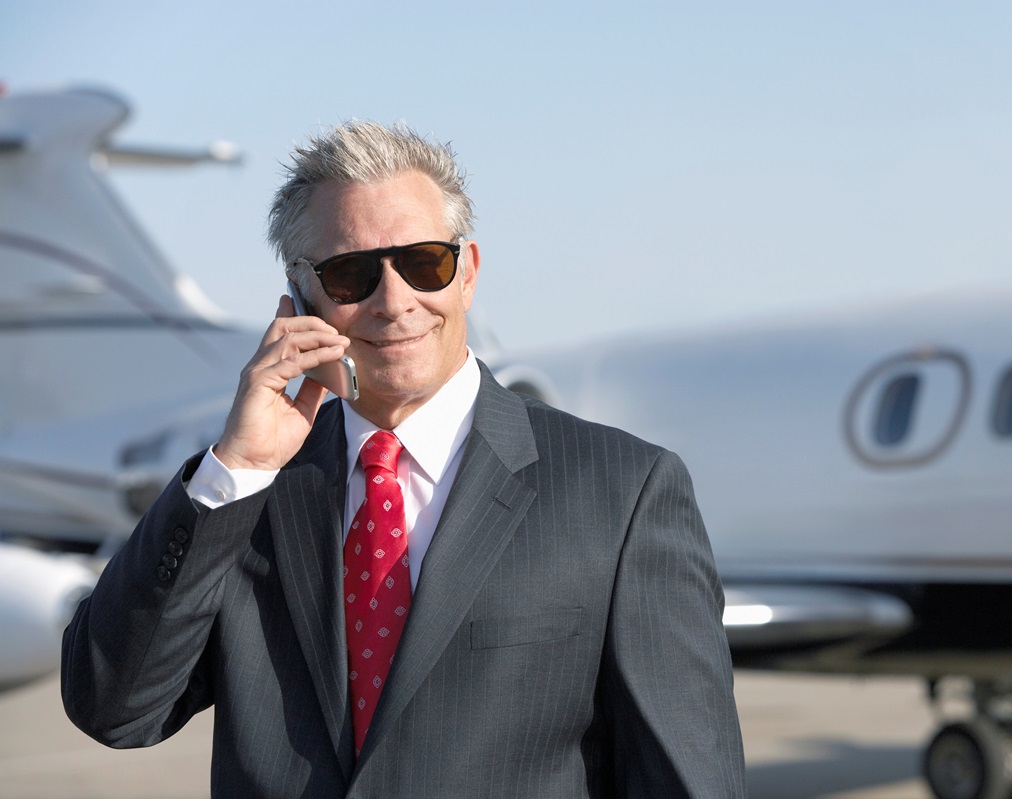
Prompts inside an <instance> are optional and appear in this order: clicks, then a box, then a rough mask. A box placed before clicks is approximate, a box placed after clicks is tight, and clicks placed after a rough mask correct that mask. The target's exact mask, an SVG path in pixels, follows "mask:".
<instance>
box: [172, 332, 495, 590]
mask: <svg viewBox="0 0 1012 799" xmlns="http://www.w3.org/2000/svg"><path fill="white" fill-rule="evenodd" d="M480 383H481V373H480V371H479V370H478V363H477V361H476V360H475V358H474V354H473V353H472V352H471V350H470V349H468V351H467V360H466V361H465V362H464V365H463V366H462V367H461V368H460V369H459V370H457V372H456V374H454V375H453V377H451V378H450V379H449V380H448V381H447V382H446V383H445V384H444V385H443V387H442V388H441V389H439V391H438V392H436V394H435V396H434V397H432V399H430V400H429V401H428V402H427V403H425V404H424V405H423V406H422V407H420V408H419V409H418V410H416V411H415V412H414V413H412V414H411V415H410V416H409V417H408V418H407V419H405V420H404V421H403V422H402V423H401V424H399V425H398V426H397V427H395V428H394V429H393V430H392V431H391V432H393V434H394V435H395V436H397V438H398V440H399V441H400V442H401V444H402V445H403V446H404V452H402V453H401V457H400V460H399V461H398V466H397V482H398V483H400V486H401V491H403V492H404V516H405V521H406V522H407V527H408V560H409V563H410V566H411V590H412V591H414V589H415V586H417V584H418V575H419V573H420V571H421V568H422V559H423V558H424V557H425V553H426V552H427V551H428V549H429V543H430V542H431V541H432V535H433V533H434V532H435V531H436V525H437V524H438V523H439V517H440V516H442V514H443V507H444V506H445V505H446V498H447V495H448V494H449V493H450V486H451V485H452V484H453V479H454V477H456V475H457V469H459V468H460V460H461V458H462V457H463V453H464V446H463V445H464V441H466V440H467V434H468V433H469V432H470V430H471V423H472V421H473V420H474V404H475V401H476V399H477V397H478V387H479V385H480ZM342 402H344V432H345V437H346V438H347V441H348V452H347V456H348V463H349V464H354V468H349V470H348V486H347V493H346V497H345V503H344V535H345V537H347V535H348V529H349V528H350V527H351V522H352V520H353V519H354V518H355V513H356V512H357V511H358V508H359V506H360V505H361V504H362V502H363V501H364V500H365V470H364V469H363V468H362V464H361V463H359V461H358V453H359V451H360V450H361V449H362V446H363V445H364V444H365V442H366V441H367V440H368V438H369V436H371V435H372V434H373V433H375V432H376V431H377V430H379V429H380V428H378V427H377V426H376V425H374V424H373V423H372V422H370V421H369V420H367V419H365V418H364V417H362V416H359V415H358V414H357V413H356V412H355V410H354V408H353V407H352V405H351V403H348V402H345V401H344V400H342ZM277 474H278V472H277V471H273V470H260V469H234V470H233V469H228V468H227V467H226V466H225V465H224V464H223V463H222V462H221V461H219V460H218V459H217V458H216V457H215V455H214V453H213V452H212V451H211V450H208V451H207V453H206V454H205V455H204V458H203V460H202V461H201V462H200V466H199V467H198V468H197V471H196V472H194V474H193V477H191V478H190V481H189V483H188V484H187V486H186V492H187V494H189V496H190V498H191V499H195V500H197V501H199V502H201V503H202V504H204V505H207V506H208V507H211V508H216V507H219V506H220V505H224V504H225V503H227V502H232V501H234V500H237V499H242V498H243V497H248V496H250V495H251V494H255V493H256V492H257V491H260V490H261V489H263V488H266V487H267V486H269V485H270V484H271V483H272V482H274V478H275V477H276V476H277Z"/></svg>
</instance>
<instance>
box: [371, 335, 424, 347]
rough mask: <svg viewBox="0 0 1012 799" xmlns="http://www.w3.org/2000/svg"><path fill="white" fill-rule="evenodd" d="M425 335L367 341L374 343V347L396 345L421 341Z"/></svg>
mask: <svg viewBox="0 0 1012 799" xmlns="http://www.w3.org/2000/svg"><path fill="white" fill-rule="evenodd" d="M423 338H424V336H415V337H414V338H402V339H397V340H396V341H368V340H367V343H369V344H372V345H373V346H374V347H396V346H398V345H402V344H413V343H414V342H416V341H421V340H422V339H423Z"/></svg>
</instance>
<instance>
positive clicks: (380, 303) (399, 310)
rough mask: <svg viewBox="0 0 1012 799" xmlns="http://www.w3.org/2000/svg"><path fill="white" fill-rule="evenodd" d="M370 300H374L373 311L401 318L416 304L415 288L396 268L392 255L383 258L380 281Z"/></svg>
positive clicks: (393, 317)
mask: <svg viewBox="0 0 1012 799" xmlns="http://www.w3.org/2000/svg"><path fill="white" fill-rule="evenodd" d="M370 300H372V302H373V313H376V314H378V315H380V316H386V317H388V318H390V319H397V318H399V317H400V316H401V315H403V314H404V313H406V312H407V311H409V310H410V309H411V308H412V307H413V306H414V304H415V302H416V297H415V290H414V289H413V288H411V286H409V285H408V284H407V282H406V281H405V280H404V278H403V277H401V275H400V273H399V272H398V271H397V270H396V269H395V268H394V261H393V258H392V257H387V258H384V259H383V261H382V269H381V271H380V282H379V285H378V286H376V291H374V292H373V295H372V297H370Z"/></svg>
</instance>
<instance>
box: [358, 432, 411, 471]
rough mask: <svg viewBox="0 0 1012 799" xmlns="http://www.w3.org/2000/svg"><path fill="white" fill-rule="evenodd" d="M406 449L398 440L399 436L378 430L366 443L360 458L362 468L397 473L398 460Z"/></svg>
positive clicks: (359, 455)
mask: <svg viewBox="0 0 1012 799" xmlns="http://www.w3.org/2000/svg"><path fill="white" fill-rule="evenodd" d="M402 449H404V447H403V446H402V445H401V442H400V441H398V440H397V436H395V435H394V434H393V433H388V432H387V431H386V430H377V431H376V432H375V433H373V434H372V435H371V436H370V437H369V440H368V441H366V442H365V446H364V447H362V451H361V452H360V453H359V454H358V458H359V460H360V461H362V468H363V469H366V470H369V469H374V468H377V467H378V468H380V469H385V470H386V471H388V472H393V473H394V474H396V473H397V458H398V457H399V456H400V454H401V450H402Z"/></svg>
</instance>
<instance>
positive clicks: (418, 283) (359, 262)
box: [295, 241, 460, 305]
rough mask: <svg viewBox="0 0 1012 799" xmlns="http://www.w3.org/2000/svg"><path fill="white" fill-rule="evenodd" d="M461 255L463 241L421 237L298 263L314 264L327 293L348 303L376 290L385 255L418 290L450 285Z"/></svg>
mask: <svg viewBox="0 0 1012 799" xmlns="http://www.w3.org/2000/svg"><path fill="white" fill-rule="evenodd" d="M459 255H460V245H459V244H450V243H449V242H446V241H419V242H417V243H415V244H405V245H403V246H401V247H384V248H381V249H378V250H359V251H356V252H345V253H341V254H340V255H334V256H332V257H330V258H327V259H325V260H323V261H320V263H318V264H316V265H315V266H314V265H313V264H311V263H309V261H307V260H306V259H305V258H299V259H298V260H296V261H295V264H296V265H298V264H305V265H306V266H309V267H311V268H312V270H313V271H314V272H316V276H317V277H318V278H320V283H321V284H323V290H324V291H325V292H327V296H329V297H330V298H331V299H332V300H333V301H334V302H337V303H340V304H341V305H348V304H350V303H353V302H361V301H362V300H364V299H365V298H366V297H368V296H369V295H370V294H372V293H373V292H374V291H375V290H376V287H377V286H378V285H379V282H380V278H381V277H382V275H383V259H384V258H390V259H391V260H392V261H393V265H394V269H396V270H397V274H398V275H400V276H401V277H402V278H403V279H404V282H405V283H407V284H408V285H409V286H411V288H413V289H415V290H416V291H440V290H442V289H445V288H446V287H447V286H449V285H450V283H451V282H452V281H453V277H454V275H456V274H457V258H458V256H459Z"/></svg>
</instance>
